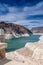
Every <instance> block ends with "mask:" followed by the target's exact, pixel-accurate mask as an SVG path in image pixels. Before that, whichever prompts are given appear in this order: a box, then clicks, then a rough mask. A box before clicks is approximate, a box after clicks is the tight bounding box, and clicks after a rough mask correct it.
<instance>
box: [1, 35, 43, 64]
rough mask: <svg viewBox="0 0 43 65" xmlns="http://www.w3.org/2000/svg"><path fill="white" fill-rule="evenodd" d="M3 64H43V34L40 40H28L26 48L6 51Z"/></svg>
mask: <svg viewBox="0 0 43 65" xmlns="http://www.w3.org/2000/svg"><path fill="white" fill-rule="evenodd" d="M1 65H43V36H41V37H40V38H39V41H38V42H35V43H29V42H28V43H26V45H25V47H24V48H21V49H18V50H16V51H12V52H8V53H6V59H3V60H2V62H1Z"/></svg>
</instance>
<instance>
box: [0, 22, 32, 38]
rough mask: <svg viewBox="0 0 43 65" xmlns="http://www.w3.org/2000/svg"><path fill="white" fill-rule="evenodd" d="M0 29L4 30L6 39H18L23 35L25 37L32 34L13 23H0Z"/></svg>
mask: <svg viewBox="0 0 43 65" xmlns="http://www.w3.org/2000/svg"><path fill="white" fill-rule="evenodd" d="M0 28H2V29H3V30H4V32H5V37H6V39H9V38H13V37H14V36H15V37H17V36H19V37H20V36H22V35H24V34H26V35H30V34H32V32H31V31H30V30H29V29H27V28H25V27H23V26H21V25H18V24H14V23H5V22H0ZM26 35H24V36H26Z"/></svg>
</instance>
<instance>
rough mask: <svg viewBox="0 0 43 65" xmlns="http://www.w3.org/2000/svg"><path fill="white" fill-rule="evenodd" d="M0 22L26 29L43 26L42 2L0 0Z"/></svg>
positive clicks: (37, 0)
mask: <svg viewBox="0 0 43 65" xmlns="http://www.w3.org/2000/svg"><path fill="white" fill-rule="evenodd" d="M0 21H5V22H13V23H16V24H20V25H23V26H25V27H27V28H32V27H39V26H43V0H1V1H0Z"/></svg>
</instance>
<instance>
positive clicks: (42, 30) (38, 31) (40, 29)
mask: <svg viewBox="0 0 43 65" xmlns="http://www.w3.org/2000/svg"><path fill="white" fill-rule="evenodd" d="M31 31H32V32H33V33H43V27H35V28H32V29H31Z"/></svg>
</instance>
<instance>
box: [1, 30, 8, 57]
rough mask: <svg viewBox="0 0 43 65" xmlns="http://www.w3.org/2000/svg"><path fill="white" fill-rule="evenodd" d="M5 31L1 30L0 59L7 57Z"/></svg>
mask: <svg viewBox="0 0 43 65" xmlns="http://www.w3.org/2000/svg"><path fill="white" fill-rule="evenodd" d="M4 41H5V38H4V30H3V29H0V58H4V57H5V48H6V47H7V45H6V43H4Z"/></svg>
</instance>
